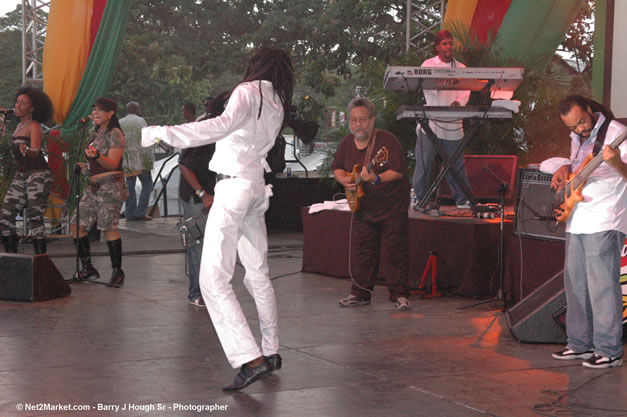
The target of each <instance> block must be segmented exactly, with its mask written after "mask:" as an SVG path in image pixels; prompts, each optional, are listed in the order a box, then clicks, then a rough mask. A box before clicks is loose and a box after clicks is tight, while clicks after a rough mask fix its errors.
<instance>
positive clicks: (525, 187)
mask: <svg viewBox="0 0 627 417" xmlns="http://www.w3.org/2000/svg"><path fill="white" fill-rule="evenodd" d="M552 177H553V175H551V174H546V173H544V172H540V171H537V170H532V169H519V170H518V193H517V197H516V220H515V229H514V234H515V235H516V236H523V237H531V238H537V239H544V240H565V239H566V237H565V235H566V232H565V230H566V225H565V224H564V223H557V222H556V220H555V217H554V215H553V210H554V207H553V202H554V197H555V191H554V190H552V189H551V178H552Z"/></svg>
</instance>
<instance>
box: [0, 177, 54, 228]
mask: <svg viewBox="0 0 627 417" xmlns="http://www.w3.org/2000/svg"><path fill="white" fill-rule="evenodd" d="M51 185H52V174H51V173H50V171H47V170H46V171H35V172H16V173H15V176H14V177H13V181H11V184H9V188H8V189H7V193H6V194H5V196H4V201H3V202H2V206H1V207H0V231H1V232H2V235H3V236H9V235H10V234H14V233H15V217H16V216H17V214H18V213H19V212H20V210H22V209H24V219H25V221H26V222H27V226H28V230H30V233H31V235H32V236H33V237H34V238H36V239H42V238H44V237H45V228H44V212H45V210H46V204H47V203H48V194H50V186H51Z"/></svg>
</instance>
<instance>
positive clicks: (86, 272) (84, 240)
mask: <svg viewBox="0 0 627 417" xmlns="http://www.w3.org/2000/svg"><path fill="white" fill-rule="evenodd" d="M74 243H75V244H76V246H77V247H78V257H79V258H81V263H82V264H83V269H81V270H80V271H79V272H78V274H77V275H75V276H74V279H75V280H76V281H85V280H88V279H98V278H100V274H99V273H98V271H97V270H96V268H94V266H93V265H92V264H91V248H90V247H89V238H88V237H87V236H84V237H81V238H80V239H75V240H74Z"/></svg>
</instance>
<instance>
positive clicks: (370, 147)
mask: <svg viewBox="0 0 627 417" xmlns="http://www.w3.org/2000/svg"><path fill="white" fill-rule="evenodd" d="M377 133H379V130H378V129H375V130H374V134H373V135H372V139H371V140H370V143H369V144H368V150H367V151H366V157H365V158H364V163H363V164H362V165H361V166H362V167H366V168H367V167H368V164H369V163H370V158H371V157H372V150H373V149H374V143H375V142H376V141H377Z"/></svg>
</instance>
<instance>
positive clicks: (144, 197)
mask: <svg viewBox="0 0 627 417" xmlns="http://www.w3.org/2000/svg"><path fill="white" fill-rule="evenodd" d="M137 178H139V181H141V183H142V190H141V193H140V194H139V203H137V194H136V192H135V182H136V180H137ZM126 183H127V184H128V198H127V199H126V209H125V211H126V220H133V219H134V218H136V217H142V216H145V215H146V211H147V210H148V202H149V201H150V192H151V191H152V174H151V172H150V171H147V170H144V171H142V172H141V173H140V174H139V175H136V176H131V177H126Z"/></svg>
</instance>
